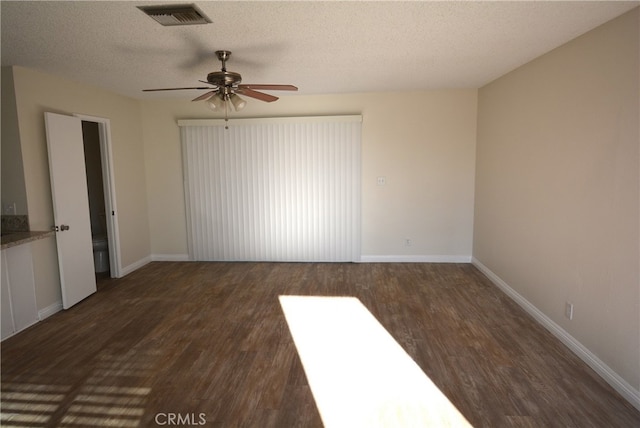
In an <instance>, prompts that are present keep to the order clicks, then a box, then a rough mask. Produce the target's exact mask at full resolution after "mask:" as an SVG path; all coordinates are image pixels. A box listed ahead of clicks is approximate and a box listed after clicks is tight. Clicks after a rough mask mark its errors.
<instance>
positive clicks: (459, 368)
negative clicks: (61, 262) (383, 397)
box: [1, 262, 640, 428]
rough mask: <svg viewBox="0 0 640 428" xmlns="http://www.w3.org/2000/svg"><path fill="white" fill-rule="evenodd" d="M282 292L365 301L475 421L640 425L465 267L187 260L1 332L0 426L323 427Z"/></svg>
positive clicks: (103, 286)
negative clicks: (11, 332)
mask: <svg viewBox="0 0 640 428" xmlns="http://www.w3.org/2000/svg"><path fill="white" fill-rule="evenodd" d="M279 295H319V296H355V297H357V298H359V299H360V300H361V301H362V303H363V304H364V305H365V306H366V307H367V308H368V309H369V310H370V311H371V312H372V313H373V315H374V316H375V317H376V318H377V319H378V320H379V321H380V322H381V324H382V325H383V326H384V327H385V328H386V329H387V330H388V331H389V332H390V333H391V335H392V336H393V337H394V338H395V339H396V340H397V342H398V343H399V344H400V345H401V346H402V347H403V348H404V349H405V350H406V351H407V352H408V353H409V354H410V355H411V356H412V357H413V359H414V360H415V361H416V362H417V363H418V365H419V366H420V367H421V368H422V369H423V370H424V372H425V373H426V374H427V375H428V376H429V377H430V378H431V380H432V381H433V382H434V383H435V384H436V385H438V387H439V388H440V389H441V390H442V392H443V393H444V394H445V395H446V396H447V397H448V398H449V400H450V401H451V402H452V403H453V404H454V405H455V406H456V407H457V408H458V409H459V410H460V411H461V412H462V414H463V415H464V416H465V417H466V418H467V420H468V421H469V422H470V423H471V424H473V425H474V426H476V427H580V428H584V427H638V426H640V412H638V411H637V410H636V409H634V408H633V407H632V406H631V405H630V404H629V403H627V402H626V401H625V400H624V399H623V398H621V397H620V396H619V395H618V394H617V393H616V392H615V391H614V390H613V389H612V388H610V387H609V386H608V385H607V384H606V383H605V382H604V381H603V380H602V379H601V378H600V377H599V376H598V375H597V374H595V373H594V372H593V371H592V370H591V369H590V368H589V367H587V366H586V365H585V364H584V363H583V362H582V361H580V360H579V359H578V358H577V357H576V356H575V355H573V354H572V353H571V352H570V351H569V350H568V349H567V348H566V347H565V346H564V345H562V344H561V343H560V342H559V341H557V340H556V339H555V338H554V337H553V336H552V335H551V334H550V333H548V332H547V331H546V330H545V329H543V328H542V327H541V326H539V325H538V324H537V323H536V322H535V321H534V320H533V319H531V318H530V317H529V316H528V315H527V314H526V313H524V312H523V311H522V310H521V309H520V308H519V307H518V306H517V305H516V304H515V303H513V302H512V301H511V300H510V299H509V298H508V297H507V296H506V295H504V294H503V293H502V292H501V291H500V290H498V289H497V288H496V287H495V286H493V285H492V284H491V283H490V281H489V280H488V279H486V278H485V277H484V276H483V275H482V274H481V273H480V272H479V271H477V270H476V269H475V268H474V267H473V266H471V265H469V264H418V263H416V264H331V263H329V264H323V263H293V264H288V263H277V264H274V263H188V262H185V263H173V262H158V263H151V264H149V265H147V266H145V267H143V268H142V269H139V270H138V271H136V272H134V273H132V274H130V275H128V276H126V277H125V278H122V279H118V280H104V281H101V282H100V284H99V291H98V293H96V294H95V295H93V296H91V297H89V298H88V299H86V300H85V301H83V302H81V303H80V304H78V305H77V306H75V307H73V308H72V309H70V310H68V311H64V312H60V313H58V314H56V315H54V316H52V317H50V318H48V319H46V320H44V321H43V322H41V323H39V324H37V325H36V326H34V327H31V328H30V329H28V330H27V331H25V332H23V333H20V334H18V335H16V336H14V337H12V338H10V339H8V340H6V341H4V342H2V367H1V368H2V385H1V386H2V395H1V408H2V426H3V427H9V426H17V427H45V426H46V427H54V426H56V427H57V426H60V427H102V426H113V427H118V426H121V427H136V426H142V427H147V426H148V427H154V426H171V424H169V423H170V422H173V423H174V424H173V426H176V425H178V426H207V427H241V426H242V427H261V428H262V427H277V428H286V427H320V426H322V421H321V419H320V415H319V413H318V410H317V408H316V406H315V403H314V399H313V396H312V394H311V391H310V389H309V386H308V384H307V381H306V377H305V373H304V369H303V367H302V364H301V362H300V359H299V358H298V354H297V352H296V349H295V346H294V344H293V341H292V338H291V336H290V334H289V330H288V327H287V324H286V321H285V319H284V316H283V313H282V310H281V308H280V305H279V303H278V296H279ZM178 418H179V419H178ZM177 422H179V423H177ZM202 422H204V425H201V423H202Z"/></svg>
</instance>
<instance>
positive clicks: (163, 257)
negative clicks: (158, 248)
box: [151, 254, 190, 262]
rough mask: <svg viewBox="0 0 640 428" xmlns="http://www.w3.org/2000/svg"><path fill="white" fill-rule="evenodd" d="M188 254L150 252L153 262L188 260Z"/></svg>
mask: <svg viewBox="0 0 640 428" xmlns="http://www.w3.org/2000/svg"><path fill="white" fill-rule="evenodd" d="M189 260H190V259H189V254H151V261H153V262H188V261H189Z"/></svg>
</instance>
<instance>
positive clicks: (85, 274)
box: [45, 113, 96, 309]
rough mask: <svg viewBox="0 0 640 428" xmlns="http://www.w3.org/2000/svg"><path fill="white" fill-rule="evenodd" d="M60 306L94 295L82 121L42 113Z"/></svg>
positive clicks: (94, 284)
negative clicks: (47, 158) (51, 202)
mask: <svg viewBox="0 0 640 428" xmlns="http://www.w3.org/2000/svg"><path fill="white" fill-rule="evenodd" d="M45 127H46V131H47V148H48V151H49V172H50V174H51V193H52V197H53V217H54V221H55V224H56V228H57V233H56V243H57V246H58V264H59V266H60V283H61V285H62V306H63V308H64V309H68V308H70V307H71V306H73V305H75V304H76V303H78V302H79V301H81V300H82V299H84V298H86V297H87V296H89V295H91V294H93V293H95V292H96V277H95V269H94V266H93V246H92V242H91V220H90V218H89V197H88V194H87V176H86V171H85V164H84V146H83V142H82V121H81V120H80V119H79V118H77V117H72V116H64V115H60V114H55V113H45Z"/></svg>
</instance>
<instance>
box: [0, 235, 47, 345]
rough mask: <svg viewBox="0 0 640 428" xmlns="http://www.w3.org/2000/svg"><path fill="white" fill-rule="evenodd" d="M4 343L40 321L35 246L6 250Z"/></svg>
mask: <svg viewBox="0 0 640 428" xmlns="http://www.w3.org/2000/svg"><path fill="white" fill-rule="evenodd" d="M1 272H2V290H1V291H2V292H1V294H0V299H2V300H1V303H2V308H1V309H2V313H1V314H0V318H1V319H0V321H1V322H2V340H4V339H6V338H7V337H9V336H12V335H13V334H15V333H17V332H19V331H21V330H24V329H25V328H27V327H29V326H31V325H33V324H35V323H36V322H38V307H37V304H36V287H35V280H34V277H33V261H32V257H31V244H28V243H26V244H22V245H18V246H15V247H11V248H7V249H5V250H2V271H1Z"/></svg>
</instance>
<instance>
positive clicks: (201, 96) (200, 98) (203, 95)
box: [191, 91, 216, 101]
mask: <svg viewBox="0 0 640 428" xmlns="http://www.w3.org/2000/svg"><path fill="white" fill-rule="evenodd" d="M215 93H216V91H209V92H206V93H204V94H202V95H200V96H199V97H197V98H194V99H192V100H191V101H201V100H206V99H207V98H211V97H212V96H213V95H215Z"/></svg>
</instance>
